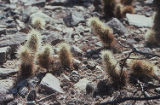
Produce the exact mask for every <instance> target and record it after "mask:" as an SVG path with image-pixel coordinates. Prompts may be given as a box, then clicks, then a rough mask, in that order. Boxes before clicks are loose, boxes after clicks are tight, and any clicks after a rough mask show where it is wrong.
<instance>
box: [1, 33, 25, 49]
mask: <svg viewBox="0 0 160 105" xmlns="http://www.w3.org/2000/svg"><path fill="white" fill-rule="evenodd" d="M26 36H27V35H26V34H24V33H16V34H13V35H7V36H4V37H1V38H0V47H5V46H12V45H20V44H21V43H23V42H24V41H25V40H26V38H25V37H26Z"/></svg>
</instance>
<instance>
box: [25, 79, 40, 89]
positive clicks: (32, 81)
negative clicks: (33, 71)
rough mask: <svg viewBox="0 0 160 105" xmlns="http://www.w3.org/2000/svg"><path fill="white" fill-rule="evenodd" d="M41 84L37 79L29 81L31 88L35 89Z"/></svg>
mask: <svg viewBox="0 0 160 105" xmlns="http://www.w3.org/2000/svg"><path fill="white" fill-rule="evenodd" d="M39 82H40V80H39V79H38V78H37V77H33V78H31V79H30V80H28V85H29V87H30V88H35V87H36V86H37V85H38V83H39Z"/></svg>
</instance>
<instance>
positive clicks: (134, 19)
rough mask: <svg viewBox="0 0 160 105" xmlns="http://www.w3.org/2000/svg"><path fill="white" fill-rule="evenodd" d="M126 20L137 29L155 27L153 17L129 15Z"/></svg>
mask: <svg viewBox="0 0 160 105" xmlns="http://www.w3.org/2000/svg"><path fill="white" fill-rule="evenodd" d="M126 18H127V20H128V22H129V24H130V25H134V26H137V27H152V25H153V19H152V17H146V16H144V15H137V14H127V15H126Z"/></svg>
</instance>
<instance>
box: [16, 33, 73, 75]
mask: <svg viewBox="0 0 160 105" xmlns="http://www.w3.org/2000/svg"><path fill="white" fill-rule="evenodd" d="M59 47H60V48H59V49H60V50H59V60H60V62H61V64H62V66H63V67H67V68H71V66H72V54H71V51H70V46H69V45H68V44H66V43H61V44H59ZM52 50H53V49H52V46H51V45H50V44H45V45H44V46H42V45H41V35H40V33H39V32H38V31H36V30H32V31H30V33H29V34H28V38H27V41H26V43H25V44H24V46H22V47H20V48H19V50H18V55H19V58H20V63H21V64H20V73H21V76H23V77H29V76H30V75H31V74H32V73H34V71H35V70H34V65H35V62H37V63H38V64H39V66H40V67H42V68H45V69H46V70H49V69H51V68H50V67H52V65H51V64H52V61H53V51H52Z"/></svg>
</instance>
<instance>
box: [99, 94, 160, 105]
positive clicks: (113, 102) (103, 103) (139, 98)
mask: <svg viewBox="0 0 160 105" xmlns="http://www.w3.org/2000/svg"><path fill="white" fill-rule="evenodd" d="M156 99H160V95H157V96H151V97H142V98H141V97H124V98H119V99H116V100H114V101H107V102H102V103H100V104H99V105H107V104H116V103H122V102H125V101H129V100H135V101H146V100H156Z"/></svg>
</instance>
